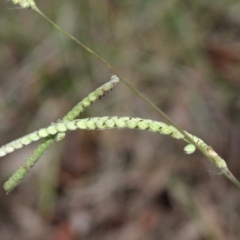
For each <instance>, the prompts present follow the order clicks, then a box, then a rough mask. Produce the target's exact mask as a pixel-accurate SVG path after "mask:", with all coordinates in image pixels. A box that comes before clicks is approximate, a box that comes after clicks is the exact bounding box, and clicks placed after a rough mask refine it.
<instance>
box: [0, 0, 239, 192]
mask: <svg viewBox="0 0 240 240" xmlns="http://www.w3.org/2000/svg"><path fill="white" fill-rule="evenodd" d="M11 1H12V2H13V3H14V4H19V5H20V6H21V7H22V8H30V9H32V10H34V11H36V12H37V13H39V14H40V15H41V16H42V17H43V18H45V19H46V20H47V21H48V22H49V23H50V24H51V25H52V26H54V27H55V28H56V29H58V30H59V31H61V32H62V33H63V34H65V35H67V36H68V37H69V38H70V39H72V40H73V41H75V42H76V43H77V44H79V45H80V46H81V47H82V48H84V49H85V50H86V51H87V52H89V53H90V54H92V55H93V56H95V57H96V58H97V59H99V60H100V61H101V62H102V63H104V64H105V65H106V66H107V67H108V68H109V69H110V70H111V71H112V72H113V73H115V74H116V75H113V76H112V78H111V81H109V82H108V83H106V84H104V85H103V86H102V87H100V88H98V89H97V90H96V91H94V92H93V93H91V94H89V95H88V96H87V97H86V98H84V99H83V100H82V101H81V102H80V103H79V104H77V105H76V106H75V107H74V108H73V109H72V110H71V111H70V112H69V113H68V114H67V115H66V116H65V117H64V118H63V119H62V120H61V121H60V122H58V123H54V124H51V125H50V126H49V127H47V128H42V129H40V130H38V131H35V132H33V133H30V134H28V135H26V136H24V137H22V138H19V139H17V140H15V141H13V142H10V143H8V144H6V145H4V146H2V147H1V148H0V157H3V156H5V155H7V154H9V153H11V152H13V151H14V150H16V149H19V148H21V147H23V146H25V145H28V144H30V143H31V142H34V141H37V140H39V139H41V138H44V140H43V142H42V143H41V144H40V145H39V146H38V148H37V149H36V150H35V151H34V152H33V154H32V155H31V156H30V157H29V158H28V159H27V160H26V161H25V162H24V163H23V164H22V165H21V166H20V168H19V169H18V170H17V171H16V172H15V173H14V174H13V175H12V177H10V179H9V180H8V181H7V182H6V183H5V184H4V189H5V190H6V192H7V193H9V192H10V191H11V190H13V189H14V188H15V187H16V186H17V185H18V184H19V183H20V182H21V180H22V179H23V177H24V176H25V175H26V174H27V173H28V171H29V170H30V169H31V168H32V167H33V166H34V164H35V163H36V162H37V161H38V159H39V158H40V157H41V156H42V155H43V153H44V152H45V151H46V150H47V149H48V148H49V147H50V146H51V145H52V144H53V143H54V142H55V141H60V140H62V139H63V138H64V136H65V133H66V131H68V130H76V129H86V130H104V129H112V128H119V129H121V128H129V129H140V130H149V131H153V132H159V133H161V134H164V135H170V136H172V137H173V138H175V139H182V140H184V141H186V142H187V143H188V145H187V146H186V147H185V148H184V151H185V153H187V154H191V153H193V152H194V151H195V150H196V148H198V149H199V150H200V151H201V152H202V153H203V154H204V155H205V156H206V157H207V158H208V159H209V160H210V162H212V163H213V164H214V165H215V166H216V167H217V168H218V169H219V170H220V171H221V172H222V173H223V174H224V175H225V176H226V177H227V178H229V179H230V180H231V181H232V182H233V183H234V184H235V185H236V186H237V187H238V188H240V183H239V182H238V180H237V179H236V178H235V177H234V176H233V175H232V173H231V172H230V171H229V170H228V168H227V164H226V163H225V161H224V160H223V159H222V158H221V157H220V156H219V155H218V154H217V153H216V152H215V151H214V150H213V149H212V148H211V147H210V146H208V145H207V144H206V143H205V142H204V141H202V140H201V139H199V138H198V137H196V136H194V135H191V134H189V133H187V132H186V131H183V130H182V129H181V128H179V127H178V126H177V125H176V124H175V123H174V122H172V120H171V119H170V118H168V116H166V115H165V114H164V113H163V112H162V111H161V110H160V109H158V108H157V107H156V106H155V105H154V104H153V103H152V102H151V101H149V100H148V99H147V98H146V97H145V96H144V95H143V94H141V93H140V92H139V91H138V90H137V89H136V88H134V87H133V86H132V85H131V84H130V83H129V82H127V81H126V80H125V79H124V78H123V77H121V76H120V75H119V74H118V73H117V72H116V70H115V69H114V68H113V67H112V66H111V65H110V64H109V63H108V62H107V61H106V60H104V59H103V58H102V57H100V56H99V55H98V54H97V53H95V52H94V51H93V50H92V49H90V48H89V47H87V46H86V45H85V44H83V43H82V42H81V41H80V40H78V39H76V38H75V37H73V36H72V35H70V34H69V33H67V32H66V31H64V30H63V29H62V28H60V27H59V26H58V25H56V24H55V23H54V22H53V21H52V20H50V19H49V18H48V17H47V16H46V15H45V14H43V13H42V12H41V11H40V10H39V9H38V8H37V6H36V4H35V2H34V0H11ZM119 79H120V80H121V81H122V82H123V83H124V84H125V85H126V86H127V87H128V88H129V89H130V90H132V91H133V92H134V93H135V94H136V95H138V96H139V97H140V98H141V99H143V100H144V101H145V102H146V103H147V104H148V105H149V106H150V107H152V108H153V109H154V110H155V111H156V112H158V113H159V114H160V115H161V116H162V117H163V118H164V119H165V120H166V121H167V122H168V123H169V124H165V123H162V122H157V121H152V120H146V119H141V118H130V117H95V118H87V119H78V120H74V119H75V118H76V117H77V116H78V115H79V114H80V113H82V112H83V111H84V110H85V109H86V108H87V107H88V106H90V105H91V104H92V103H93V102H94V101H96V100H97V99H99V98H101V97H102V96H104V95H105V94H106V93H107V92H108V91H109V90H111V89H112V88H113V87H114V86H115V85H116V84H117V83H118V82H119Z"/></svg>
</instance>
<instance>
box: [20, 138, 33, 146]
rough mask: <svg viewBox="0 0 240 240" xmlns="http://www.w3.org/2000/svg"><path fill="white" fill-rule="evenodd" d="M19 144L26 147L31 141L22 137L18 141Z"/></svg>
mask: <svg viewBox="0 0 240 240" xmlns="http://www.w3.org/2000/svg"><path fill="white" fill-rule="evenodd" d="M20 142H21V143H22V144H23V145H28V144H29V143H31V140H30V139H29V138H28V136H26V137H22V138H21V139H20Z"/></svg>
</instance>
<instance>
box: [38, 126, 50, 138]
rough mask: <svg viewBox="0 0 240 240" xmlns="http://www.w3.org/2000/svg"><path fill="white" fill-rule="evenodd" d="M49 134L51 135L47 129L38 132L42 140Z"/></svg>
mask: <svg viewBox="0 0 240 240" xmlns="http://www.w3.org/2000/svg"><path fill="white" fill-rule="evenodd" d="M48 134H49V133H48V132H47V130H46V129H45V128H43V129H40V130H39V131H38V135H39V136H40V137H41V138H44V137H47V136H48Z"/></svg>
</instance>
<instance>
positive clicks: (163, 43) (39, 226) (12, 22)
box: [0, 0, 240, 240]
mask: <svg viewBox="0 0 240 240" xmlns="http://www.w3.org/2000/svg"><path fill="white" fill-rule="evenodd" d="M37 4H38V6H39V8H40V9H41V10H42V11H43V12H44V13H45V14H46V15H48V16H49V17H51V18H52V19H54V20H55V21H56V22H57V23H58V24H59V25H60V26H62V27H63V28H64V29H66V30H67V31H69V32H71V33H72V34H73V35H74V36H76V37H77V38H79V39H81V40H82V41H83V42H84V43H86V44H87V45H88V46H90V47H92V48H93V49H94V50H95V51H96V52H97V53H99V54H100V55H101V56H103V57H104V58H105V59H107V60H108V61H109V62H111V64H112V65H113V66H115V67H116V68H117V69H118V71H119V72H120V73H121V74H122V75H123V76H125V77H126V79H128V81H131V83H132V84H133V85H134V86H135V87H137V88H138V89H139V90H141V92H142V93H144V94H145V95H146V96H147V97H148V98H150V99H151V100H152V101H153V102H154V103H156V104H157V105H158V106H159V107H160V108H161V109H162V110H164V111H165V113H167V114H168V115H169V116H170V117H171V118H172V119H173V120H174V121H175V122H176V123H177V124H178V125H180V126H181V127H182V128H183V129H186V130H188V131H189V132H191V133H193V134H195V135H196V136H199V137H201V138H202V139H203V140H205V141H206V142H207V143H208V144H209V145H211V146H213V147H214V149H215V150H216V151H217V152H218V153H219V154H220V155H221V156H222V157H223V158H224V159H226V160H227V163H228V166H229V169H230V170H231V171H232V172H233V174H234V175H235V176H236V177H237V178H238V179H240V164H239V156H240V148H239V145H240V140H239V139H240V123H239V122H240V94H239V91H240V70H239V69H240V3H239V1H233V0H221V1H214V0H205V1H203V0H191V1H187V0H185V1H180V0H168V1H164V0H160V1H159V0H151V1H150V0H149V1H145V0H138V1H127V0H122V1H115V0H108V1H107V0H106V1H92V0H82V1H77V0H75V1H74V0H72V1H59V0H58V1H57V0H51V1H38V2H37ZM12 7H15V6H13V5H12V4H11V3H9V2H6V1H2V2H0V12H1V20H0V43H1V44H0V52H1V57H0V78H1V79H0V112H1V114H0V144H1V145H2V144H5V143H7V142H9V141H11V140H14V139H15V138H18V137H20V136H22V135H24V134H26V133H28V132H31V131H32V130H35V129H38V128H40V127H43V126H47V125H49V123H51V122H54V121H57V119H60V118H61V117H62V116H63V115H64V114H65V113H66V112H67V111H68V110H70V109H71V107H73V106H74V105H75V104H76V103H77V102H78V101H80V100H81V99H82V98H83V97H85V96H86V95H87V94H88V93H89V92H91V91H93V90H94V89H96V88H97V87H98V86H100V85H101V84H103V83H104V82H106V81H107V80H108V79H109V78H110V75H109V74H111V73H110V72H109V70H108V69H106V67H105V66H104V65H103V64H102V63H101V62H99V61H98V60H97V59H95V58H93V57H92V56H90V55H89V54H88V53H86V52H84V51H83V50H82V49H81V48H80V47H79V46H77V45H76V44H75V43H73V42H71V41H70V40H69V39H67V38H66V37H65V36H63V35H62V34H61V33H59V32H56V30H54V29H53V28H52V27H51V26H50V25H49V24H48V23H47V22H45V20H44V19H42V18H41V17H40V16H39V15H37V14H36V13H34V12H33V11H30V10H22V9H13V10H11V9H9V8H12ZM104 115H119V116H134V117H143V118H151V119H158V120H162V119H159V117H158V115H157V114H156V113H155V112H153V111H152V110H151V109H150V108H149V107H148V106H146V105H145V104H144V103H143V101H142V100H141V99H139V98H137V97H136V96H135V95H134V94H133V93H132V92H130V91H129V90H128V89H127V88H126V87H124V86H122V85H121V84H120V85H118V86H117V87H116V88H115V89H114V90H113V91H112V92H111V93H110V94H108V95H107V96H106V97H104V98H103V99H102V100H101V101H99V102H97V103H95V104H94V105H93V106H91V108H89V109H88V110H87V112H86V113H85V114H84V115H83V116H81V117H91V116H104ZM36 146H37V145H31V146H28V147H26V148H24V149H22V150H19V151H16V152H15V153H13V154H10V155H9V156H6V157H4V158H1V159H0V171H1V172H0V179H1V183H3V182H4V181H5V180H6V179H7V178H8V177H9V176H10V175H11V174H12V173H13V172H14V170H15V169H16V168H17V167H18V166H19V165H20V164H21V163H22V162H23V161H24V160H25V159H26V158H27V157H28V156H29V155H30V154H31V152H32V151H33V150H34V148H35V147H36ZM183 146H184V144H183V143H182V142H180V141H176V140H173V139H171V138H169V137H164V136H161V135H158V134H154V133H148V132H140V131H137V130H132V131H131V130H108V131H76V132H72V133H69V134H68V135H67V137H66V139H65V140H64V141H63V142H60V143H57V144H55V145H54V146H53V147H52V148H51V149H50V150H49V151H48V152H47V153H46V154H45V155H44V156H43V157H42V159H40V161H39V163H38V164H37V165H36V166H35V168H34V169H33V170H32V171H31V173H30V174H29V175H28V177H27V178H26V179H25V180H24V181H23V182H22V183H21V185H20V186H19V187H18V188H17V189H16V190H14V191H13V192H12V193H11V194H10V195H8V196H6V195H5V193H4V191H3V189H1V190H0V195H1V198H0V236H1V239H6V240H8V239H24V240H27V239H41V240H42V239H49V240H50V239H51V240H71V239H85V240H97V239H104V240H105V239H107V240H108V239H109V240H110V239H116V240H140V239H179V240H181V239H183V240H188V239H189V240H190V239H191V240H192V239H194V240H195V239H196V240H197V239H206V240H212V239H216V240H225V239H230V240H237V239H239V236H240V229H239V226H238V225H239V224H238V223H239V221H240V217H239V215H240V210H239V209H240V202H239V197H240V192H239V190H238V189H237V188H236V187H235V186H234V185H233V184H232V183H230V182H229V181H228V180H227V179H226V178H224V177H223V176H221V175H220V176H219V175H218V172H217V171H216V170H215V169H214V168H213V167H212V166H211V165H210V164H209V163H208V161H207V160H206V159H205V157H204V156H202V155H201V154H200V153H195V154H194V155H189V156H187V155H185V154H184V153H183V151H182V147H183Z"/></svg>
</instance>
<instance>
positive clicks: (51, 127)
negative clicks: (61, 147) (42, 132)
mask: <svg viewBox="0 0 240 240" xmlns="http://www.w3.org/2000/svg"><path fill="white" fill-rule="evenodd" d="M47 132H48V133H49V134H51V135H55V134H56V133H57V132H58V131H57V128H56V126H54V125H51V126H49V127H48V128H47Z"/></svg>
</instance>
